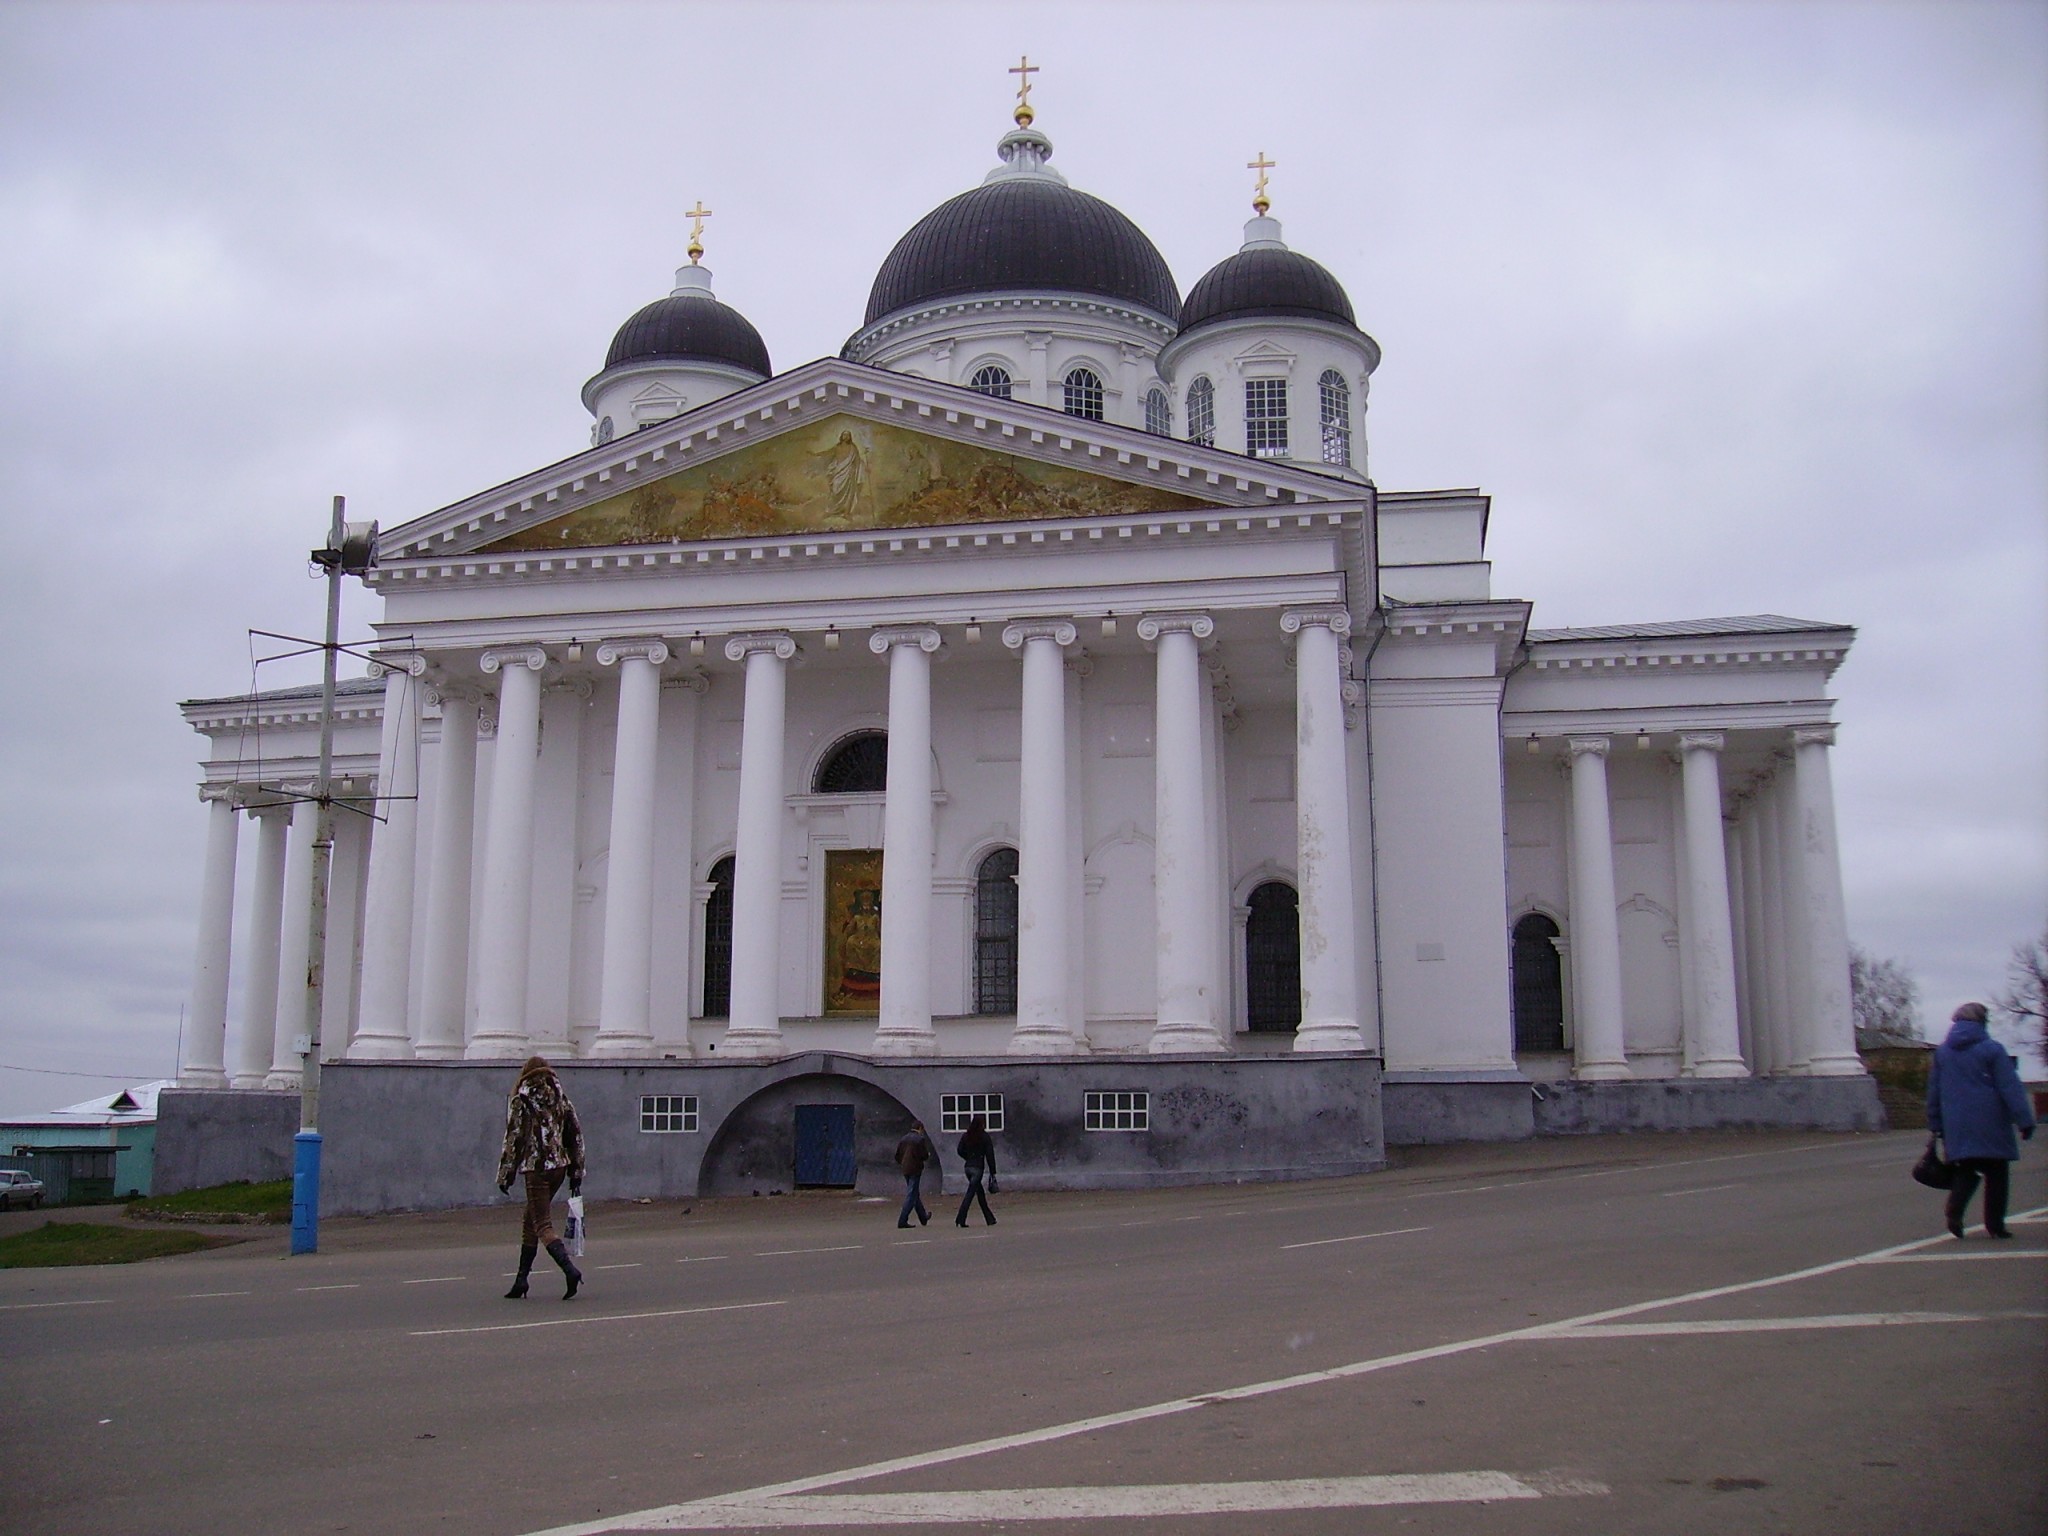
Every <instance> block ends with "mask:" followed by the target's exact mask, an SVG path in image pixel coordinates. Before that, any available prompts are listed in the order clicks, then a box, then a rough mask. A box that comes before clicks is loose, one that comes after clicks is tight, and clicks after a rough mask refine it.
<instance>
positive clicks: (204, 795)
mask: <svg viewBox="0 0 2048 1536" xmlns="http://www.w3.org/2000/svg"><path fill="white" fill-rule="evenodd" d="M240 799H241V786H239V785H236V784H202V785H200V786H199V803H200V804H201V805H234V804H236V803H237V802H238V801H240Z"/></svg>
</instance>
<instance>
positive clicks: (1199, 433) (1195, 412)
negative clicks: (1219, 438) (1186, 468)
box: [1188, 376, 1216, 448]
mask: <svg viewBox="0 0 2048 1536" xmlns="http://www.w3.org/2000/svg"><path fill="white" fill-rule="evenodd" d="M1188 441H1189V442H1191V443H1200V444H1201V445H1202V446H1203V447H1204V448H1214V447H1215V446H1216V386H1215V385H1214V384H1211V383H1210V382H1209V380H1208V378H1207V377H1206V376H1203V377H1201V378H1198V379H1196V380H1195V382H1194V383H1192V384H1190V385H1189V386H1188Z"/></svg>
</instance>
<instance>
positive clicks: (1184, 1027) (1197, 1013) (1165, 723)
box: [1138, 613, 1224, 1054]
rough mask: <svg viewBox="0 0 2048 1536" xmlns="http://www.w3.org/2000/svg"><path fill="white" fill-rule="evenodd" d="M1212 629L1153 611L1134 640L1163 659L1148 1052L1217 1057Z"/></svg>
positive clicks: (1197, 616) (1200, 621)
mask: <svg viewBox="0 0 2048 1536" xmlns="http://www.w3.org/2000/svg"><path fill="white" fill-rule="evenodd" d="M1215 631H1216V624H1215V621H1214V620H1213V619H1211V618H1210V617H1209V616H1208V615H1207V614H1202V613H1167V614H1148V615H1146V617H1144V618H1142V619H1140V620H1139V621H1138V638H1139V639H1141V640H1143V641H1144V642H1145V643H1146V644H1147V645H1150V646H1153V647H1154V648H1155V650H1156V652H1157V655H1158V673H1157V682H1156V685H1155V686H1156V690H1157V693H1156V711H1157V713H1156V723H1155V725H1154V728H1153V745H1152V750H1153V794H1154V810H1153V820H1154V827H1153V836H1154V839H1155V843H1154V850H1155V851H1154V859H1155V862H1154V866H1153V880H1154V884H1155V887H1156V900H1157V913H1158V920H1157V921H1158V935H1157V942H1158V955H1159V1001H1158V1019H1157V1021H1156V1022H1155V1023H1154V1025H1153V1027H1152V1038H1151V1041H1150V1042H1149V1044H1148V1046H1147V1049H1148V1050H1151V1051H1153V1052H1155V1053H1158V1054H1167V1053H1175V1054H1180V1053H1188V1052H1202V1051H1220V1050H1222V1049H1224V1044H1223V1037H1222V1035H1221V1034H1220V1033H1219V1032H1218V1030H1217V1028H1216V1024H1215V1022H1214V1020H1215V1010H1214V999H1213V998H1212V997H1211V996H1210V995H1209V991H1210V987H1211V984H1212V983H1211V978H1213V977H1214V976H1215V974H1216V965H1215V957H1214V956H1213V955H1212V954H1211V953H1210V950H1211V948H1212V947H1213V944H1214V933H1213V930H1212V929H1211V926H1210V922H1209V910H1210V896H1209V888H1210V883H1211V879H1212V875H1211V872H1210V869H1209V852H1208V830H1207V828H1206V827H1204V826H1203V824H1202V804H1203V799H1204V796H1203V790H1202V780H1203V778H1204V776H1205V775H1204V772H1203V768H1204V764H1203V760H1202V722H1201V715H1200V710H1201V707H1202V659H1201V651H1200V645H1201V642H1202V641H1203V640H1206V639H1207V638H1208V637H1209V636H1210V635H1212V634H1214V633H1215Z"/></svg>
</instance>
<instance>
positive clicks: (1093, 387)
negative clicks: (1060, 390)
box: [1064, 368, 1102, 421]
mask: <svg viewBox="0 0 2048 1536" xmlns="http://www.w3.org/2000/svg"><path fill="white" fill-rule="evenodd" d="M1064 409H1065V411H1066V413H1067V414H1068V415H1069V416H1080V417H1083V418H1085V419H1086V420H1088V421H1100V420H1102V376H1101V375H1100V374H1098V373H1097V372H1096V371H1095V370H1094V369H1093V368H1075V369H1071V370H1069V372H1068V374H1067V380H1066V404H1065V406H1064Z"/></svg>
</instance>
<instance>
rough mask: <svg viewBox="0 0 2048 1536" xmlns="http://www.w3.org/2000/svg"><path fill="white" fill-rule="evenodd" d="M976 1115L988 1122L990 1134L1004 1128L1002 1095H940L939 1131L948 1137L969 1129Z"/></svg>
mask: <svg viewBox="0 0 2048 1536" xmlns="http://www.w3.org/2000/svg"><path fill="white" fill-rule="evenodd" d="M976 1115H979V1116H981V1118H982V1119H983V1120H985V1121H987V1122H988V1129H989V1134H990V1135H994V1134H995V1133H996V1132H997V1131H1000V1130H1001V1129H1002V1128H1003V1096H1002V1095H1001V1094H1000V1093H942V1094H940V1095H939V1130H940V1131H941V1132H943V1133H945V1134H947V1135H951V1134H952V1133H953V1132H955V1131H964V1130H966V1129H967V1122H968V1121H970V1120H972V1119H973V1118H974V1117H975V1116H976Z"/></svg>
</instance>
